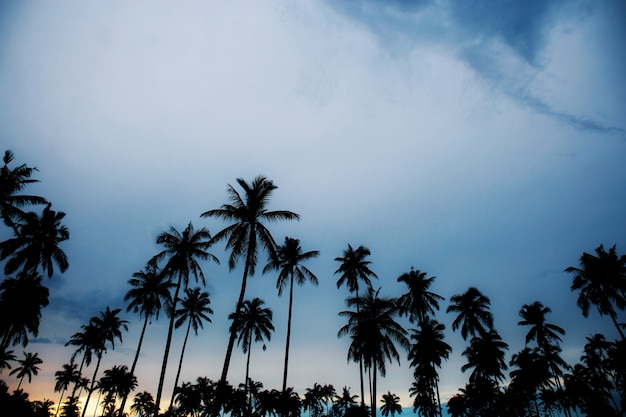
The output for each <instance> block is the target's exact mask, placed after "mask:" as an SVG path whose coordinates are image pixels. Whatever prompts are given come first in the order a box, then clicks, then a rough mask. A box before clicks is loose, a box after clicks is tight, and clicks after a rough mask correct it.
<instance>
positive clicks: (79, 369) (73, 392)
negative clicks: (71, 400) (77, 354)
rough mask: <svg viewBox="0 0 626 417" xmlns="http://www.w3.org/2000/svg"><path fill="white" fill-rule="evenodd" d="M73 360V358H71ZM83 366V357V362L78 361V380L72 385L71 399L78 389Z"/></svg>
mask: <svg viewBox="0 0 626 417" xmlns="http://www.w3.org/2000/svg"><path fill="white" fill-rule="evenodd" d="M72 359H73V358H72ZM84 364H85V355H83V360H81V361H80V367H79V368H78V375H79V379H78V381H76V383H75V384H74V388H73V389H72V397H75V396H76V388H78V384H79V383H80V380H81V379H82V377H83V365H84Z"/></svg>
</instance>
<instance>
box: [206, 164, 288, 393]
mask: <svg viewBox="0 0 626 417" xmlns="http://www.w3.org/2000/svg"><path fill="white" fill-rule="evenodd" d="M237 183H238V184H239V186H240V187H241V188H242V189H243V191H244V193H245V194H244V196H243V197H242V196H241V195H240V194H239V193H238V192H237V190H235V188H234V187H233V186H232V185H230V184H229V185H228V188H227V191H228V197H229V200H230V203H229V204H224V205H223V206H222V207H221V208H218V209H213V210H209V211H206V212H204V213H202V214H201V216H202V217H217V218H219V219H222V220H225V221H229V222H231V221H232V222H233V223H232V224H231V225H229V226H227V227H226V228H224V229H222V230H220V231H219V232H218V233H217V234H216V235H215V236H214V237H213V241H215V242H217V241H220V240H224V239H225V240H226V248H227V249H230V250H231V253H230V257H229V259H228V267H229V268H230V270H233V269H234V268H235V266H236V265H237V261H238V260H240V259H241V258H244V260H245V266H244V269H243V276H242V279H241V290H240V292H239V298H238V299H237V306H236V307H235V313H234V314H235V316H234V321H233V326H234V328H236V327H237V326H238V325H237V323H236V322H237V321H238V318H237V315H238V314H239V312H240V311H241V308H242V307H243V300H244V297H245V294H246V284H247V282H248V275H250V276H253V275H254V272H255V270H256V264H257V259H258V253H259V250H260V249H261V248H262V249H264V250H265V251H267V252H268V253H269V255H270V258H272V259H273V258H275V252H276V242H274V238H273V237H272V234H271V233H270V231H269V230H268V229H267V228H266V227H265V224H264V223H265V222H271V221H278V220H299V219H300V216H299V215H297V214H296V213H293V212H291V211H287V210H275V211H268V210H267V205H268V203H269V200H270V197H271V195H272V192H273V191H274V190H275V189H276V188H278V187H276V186H275V185H274V183H273V182H272V181H270V180H268V179H267V178H265V177H264V176H262V175H259V176H257V177H256V178H254V180H252V182H251V183H250V184H248V183H247V182H246V181H245V180H243V179H242V178H237ZM231 329H232V328H231ZM235 338H236V335H235V333H234V332H233V331H231V332H230V337H229V339H228V347H227V349H226V358H225V359H224V367H223V368H222V375H221V377H220V381H222V382H225V381H226V378H227V376H228V368H229V366H230V358H231V355H232V352H233V347H234V345H235Z"/></svg>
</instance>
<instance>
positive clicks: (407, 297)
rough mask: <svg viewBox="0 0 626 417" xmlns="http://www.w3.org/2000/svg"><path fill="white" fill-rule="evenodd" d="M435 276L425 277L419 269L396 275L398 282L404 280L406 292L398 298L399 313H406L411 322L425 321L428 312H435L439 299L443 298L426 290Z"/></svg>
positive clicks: (424, 273) (437, 308)
mask: <svg viewBox="0 0 626 417" xmlns="http://www.w3.org/2000/svg"><path fill="white" fill-rule="evenodd" d="M434 280H435V277H430V278H426V272H421V271H420V270H419V269H417V270H414V269H413V268H412V267H411V271H409V272H408V273H404V274H402V275H400V277H398V282H404V283H405V284H406V286H407V287H408V292H406V293H405V294H404V295H402V296H401V297H400V298H399V299H398V304H399V306H400V314H402V315H408V316H409V320H410V321H411V323H413V322H414V321H416V320H417V322H418V323H422V322H425V321H427V320H426V318H427V317H428V314H435V310H439V301H442V300H443V299H444V298H443V297H442V296H440V295H439V294H435V293H434V292H431V291H428V289H429V288H430V286H431V285H432V283H433V281H434Z"/></svg>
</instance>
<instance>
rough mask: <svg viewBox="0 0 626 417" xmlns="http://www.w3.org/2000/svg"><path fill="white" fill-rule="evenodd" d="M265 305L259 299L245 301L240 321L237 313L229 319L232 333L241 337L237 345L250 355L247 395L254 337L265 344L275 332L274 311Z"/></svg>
mask: <svg viewBox="0 0 626 417" xmlns="http://www.w3.org/2000/svg"><path fill="white" fill-rule="evenodd" d="M263 304H265V302H264V301H263V300H261V299H260V298H258V297H257V298H254V299H252V300H245V301H244V303H243V307H242V309H241V311H240V313H239V315H238V320H235V317H236V315H235V313H232V314H231V315H230V316H229V318H230V319H232V320H233V324H232V327H231V332H233V333H235V334H236V335H239V337H238V338H237V345H238V346H241V348H242V350H243V353H247V354H248V357H247V359H246V382H245V384H246V393H247V392H248V390H249V379H250V378H249V374H250V352H251V350H252V338H253V337H254V341H255V342H263V341H264V339H267V340H268V341H269V340H270V339H271V338H272V332H273V331H274V325H273V324H272V317H273V313H272V310H271V309H269V308H265V307H263ZM263 350H265V344H264V345H263ZM249 405H250V404H249Z"/></svg>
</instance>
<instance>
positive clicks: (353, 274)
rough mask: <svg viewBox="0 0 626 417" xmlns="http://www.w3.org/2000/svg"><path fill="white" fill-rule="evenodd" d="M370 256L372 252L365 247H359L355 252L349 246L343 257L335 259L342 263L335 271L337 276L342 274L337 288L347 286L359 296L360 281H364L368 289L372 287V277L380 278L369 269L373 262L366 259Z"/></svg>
mask: <svg viewBox="0 0 626 417" xmlns="http://www.w3.org/2000/svg"><path fill="white" fill-rule="evenodd" d="M370 254H371V252H370V250H369V249H368V248H366V247H365V246H359V247H358V248H356V250H355V249H352V246H351V245H350V244H348V248H347V249H345V250H344V251H343V256H340V257H337V258H335V261H337V262H341V265H340V266H339V268H337V270H336V271H335V274H340V276H339V279H338V280H337V288H339V287H341V286H342V285H346V286H347V287H348V290H349V291H350V292H353V293H356V294H357V295H358V292H359V281H363V282H364V283H365V285H366V287H367V288H369V287H371V286H372V282H371V281H370V277H373V278H378V276H377V275H376V274H375V273H374V272H373V271H372V270H370V268H369V265H370V264H371V261H368V260H366V259H365V258H367V257H368V256H369V255H370Z"/></svg>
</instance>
